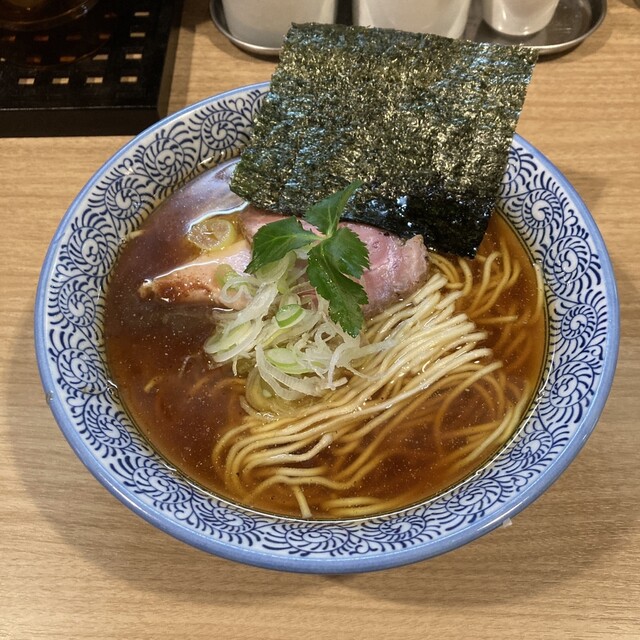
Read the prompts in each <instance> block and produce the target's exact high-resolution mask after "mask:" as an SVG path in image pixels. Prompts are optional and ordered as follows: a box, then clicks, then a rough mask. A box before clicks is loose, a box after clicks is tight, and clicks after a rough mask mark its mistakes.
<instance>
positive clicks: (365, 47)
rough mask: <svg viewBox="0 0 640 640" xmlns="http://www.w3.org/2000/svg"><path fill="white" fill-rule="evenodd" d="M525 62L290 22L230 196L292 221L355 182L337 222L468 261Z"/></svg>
mask: <svg viewBox="0 0 640 640" xmlns="http://www.w3.org/2000/svg"><path fill="white" fill-rule="evenodd" d="M536 57H537V54H536V52H535V51H533V50H531V49H527V48H524V47H521V46H515V47H511V46H503V45H493V44H483V43H475V42H469V41H462V40H451V39H449V38H443V37H440V36H435V35H431V34H416V33H407V32H399V31H394V30H386V29H368V28H366V27H346V26H343V25H318V24H304V25H294V26H293V27H292V28H291V30H290V31H289V33H288V35H287V37H286V39H285V43H284V46H283V49H282V51H281V56H280V63H279V65H278V68H277V69H276V71H275V73H274V75H273V78H272V82H271V89H270V92H269V94H268V95H267V97H266V99H265V102H264V104H263V107H262V109H261V112H260V113H259V115H258V117H257V119H256V123H255V129H254V132H253V136H252V140H251V142H250V145H249V146H248V148H247V149H245V150H244V151H243V154H242V158H241V160H240V162H239V164H238V166H237V168H236V170H235V173H234V177H233V181H232V189H233V190H234V191H235V192H236V193H237V194H239V195H240V196H242V197H243V198H245V199H247V200H249V201H250V202H252V203H253V204H255V205H256V206H258V207H261V208H263V209H268V210H271V211H277V212H280V213H284V214H293V215H302V214H303V213H304V212H305V211H307V210H308V209H309V208H310V207H311V206H312V204H313V203H315V202H319V201H321V200H322V199H323V198H325V197H326V196H327V194H330V193H334V192H336V191H339V190H341V189H344V188H345V187H346V186H347V185H348V184H349V183H351V182H353V181H354V180H356V178H359V177H362V178H363V180H364V186H363V187H362V188H361V189H359V190H358V192H357V193H356V195H355V196H354V197H353V198H352V199H351V200H350V201H349V203H348V205H347V207H346V210H345V212H344V213H343V216H342V217H343V219H348V220H352V221H357V222H364V223H368V224H372V225H375V226H377V227H380V228H383V229H385V230H388V231H390V232H393V233H395V234H397V235H399V236H401V237H410V236H413V235H416V234H422V235H423V236H424V239H425V244H426V245H427V246H428V247H429V248H432V249H435V250H438V251H442V252H449V253H456V254H459V255H463V256H469V257H472V256H474V255H475V252H476V251H477V248H478V245H479V244H480V241H481V240H482V237H483V236H484V232H485V231H486V226H487V224H488V221H489V217H490V216H491V213H492V211H493V208H494V206H495V200H496V197H497V194H498V190H499V188H500V184H501V181H502V176H503V175H504V171H505V167H506V163H507V156H508V151H509V147H510V145H511V140H512V137H513V132H514V130H515V127H516V123H517V121H518V117H519V114H520V111H521V109H522V105H523V103H524V98H525V93H526V88H527V85H528V82H529V80H530V78H531V74H532V71H533V66H534V63H535V60H536Z"/></svg>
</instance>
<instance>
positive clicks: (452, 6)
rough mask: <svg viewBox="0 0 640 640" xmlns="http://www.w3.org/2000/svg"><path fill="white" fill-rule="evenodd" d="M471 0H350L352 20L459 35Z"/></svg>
mask: <svg viewBox="0 0 640 640" xmlns="http://www.w3.org/2000/svg"><path fill="white" fill-rule="evenodd" d="M470 5H471V0H353V22H354V24H357V25H362V26H367V27H383V28H390V29H401V30H403V31H417V32H419V33H435V34H437V35H440V36H448V37H449V38H459V37H460V36H461V35H462V33H463V32H464V29H465V27H466V25H467V18H468V15H469V6H470Z"/></svg>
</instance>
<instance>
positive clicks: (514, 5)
mask: <svg viewBox="0 0 640 640" xmlns="http://www.w3.org/2000/svg"><path fill="white" fill-rule="evenodd" d="M558 1H559V0H482V17H483V19H484V21H485V22H486V23H487V24H488V25H489V26H490V27H491V28H492V29H495V30H496V31H500V33H504V34H506V35H508V36H528V35H530V34H532V33H536V32H538V31H541V30H542V29H544V28H545V27H546V26H547V25H548V24H549V23H550V22H551V18H553V14H554V13H555V11H556V8H557V6H558Z"/></svg>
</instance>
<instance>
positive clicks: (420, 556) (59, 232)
mask: <svg viewBox="0 0 640 640" xmlns="http://www.w3.org/2000/svg"><path fill="white" fill-rule="evenodd" d="M268 86H269V83H268V82H261V83H255V84H251V85H246V86H243V87H238V88H235V89H231V90H229V91H226V92H223V93H220V94H216V95H213V96H210V97H208V98H205V99H203V100H200V101H198V102H196V103H194V104H191V105H188V106H186V107H184V108H183V109H181V110H179V111H177V112H176V113H174V114H172V115H171V116H168V117H167V118H164V119H162V120H160V121H158V122H157V123H155V124H153V125H151V126H150V127H148V128H147V129H145V130H144V131H142V132H141V133H139V134H138V135H136V136H135V137H134V138H132V139H131V140H130V141H129V142H127V143H126V144H125V145H124V146H122V147H121V148H120V149H119V150H118V151H116V152H115V153H114V154H112V156H110V157H109V158H108V159H107V160H106V161H105V162H104V163H103V164H102V166H101V167H99V168H98V169H97V170H96V171H95V172H94V174H93V175H92V176H91V178H90V179H89V180H88V181H87V183H86V184H85V186H84V187H83V188H82V190H81V191H80V192H79V193H78V195H77V196H76V197H75V198H74V199H73V201H72V202H71V204H70V205H69V207H68V209H67V211H66V212H65V214H64V216H63V217H62V219H61V221H60V223H59V225H58V227H57V229H56V232H55V234H54V236H53V238H52V240H51V242H50V245H49V247H48V250H47V253H46V256H45V259H44V262H43V266H42V269H41V273H40V277H39V281H38V286H37V291H36V301H35V322H34V334H35V335H34V337H35V350H36V358H37V364H38V370H39V374H40V378H41V382H42V385H43V387H44V390H45V394H46V400H47V403H48V405H49V407H50V409H51V411H52V413H53V415H54V418H55V420H56V422H57V424H58V426H59V428H60V430H61V431H62V433H63V435H64V436H65V438H66V439H67V441H68V442H69V445H70V446H71V448H72V449H73V451H74V452H75V454H76V455H77V456H78V458H79V459H80V460H81V461H82V463H83V464H84V465H85V466H86V467H87V469H88V470H89V471H90V472H91V473H92V475H94V476H95V477H96V479H97V480H98V481H99V482H100V483H101V484H102V485H103V486H104V487H105V488H106V489H107V490H108V491H109V492H110V493H111V494H112V495H114V496H115V497H116V498H118V500H120V502H122V503H123V504H124V505H125V506H127V507H128V508H129V509H131V510H132V511H133V512H134V513H136V514H137V515H139V516H141V517H142V518H143V519H144V520H146V521H147V522H149V523H150V524H152V525H153V526H155V527H157V528H159V529H160V530H162V531H164V532H166V533H168V534H170V535H171V536H173V537H175V538H177V539H179V540H181V541H183V542H186V543H187V544H190V545H192V546H194V547H196V548H199V549H201V550H203V551H206V552H209V553H213V554H215V555H217V556H220V557H223V558H226V559H229V560H234V561H238V562H242V563H245V564H250V565H254V566H258V567H263V568H268V569H276V570H282V571H290V572H301V573H329V574H337V573H361V572H367V571H376V570H382V569H388V568H392V567H398V566H402V565H406V564H410V563H414V562H418V561H421V560H425V559H427V558H430V557H435V556H437V555H440V554H442V553H446V552H448V551H451V550H453V549H455V548H457V547H459V546H462V545H463V544H466V543H468V542H471V541H472V540H475V539H477V538H479V537H480V536H482V535H485V534H486V533H489V532H490V531H492V530H494V529H496V528H497V527H499V526H500V525H502V524H504V523H506V522H508V521H509V520H510V519H511V518H512V517H514V516H515V515H516V514H517V513H519V512H520V511H522V509H524V508H525V507H526V506H528V505H529V504H531V503H532V502H533V501H534V500H536V499H537V498H538V497H540V496H541V495H542V494H543V493H544V492H545V491H546V490H547V489H548V488H549V487H550V486H551V485H552V484H553V483H554V482H555V481H556V480H557V479H558V477H559V476H560V475H561V474H562V473H563V472H564V471H565V469H566V468H567V467H568V465H569V464H570V462H571V461H572V460H573V459H574V458H575V457H576V456H577V454H578V453H579V451H580V450H581V449H582V447H583V446H584V444H585V442H586V441H587V439H588V438H589V436H590V435H591V433H592V432H593V430H594V428H595V426H596V424H597V422H598V420H599V418H600V415H601V413H602V411H603V409H604V406H605V403H606V400H607V397H608V394H609V391H610V389H611V386H612V382H613V377H614V374H615V369H616V364H617V357H618V349H619V324H620V318H619V302H618V293H617V286H616V281H615V275H614V271H613V266H612V263H611V260H610V257H609V254H608V252H607V249H606V246H605V243H604V239H603V237H602V235H601V233H600V231H599V229H598V227H597V225H596V222H595V220H594V219H593V217H592V215H591V213H590V212H589V210H588V209H587V207H586V205H585V203H584V202H583V200H582V198H581V197H580V196H579V194H578V193H577V191H576V190H575V188H574V187H573V186H572V185H571V183H570V182H569V181H568V179H567V178H566V177H565V176H564V174H563V173H562V172H561V171H559V169H558V168H557V167H556V166H555V165H554V164H553V163H552V162H551V161H550V160H549V159H548V158H547V157H546V156H545V155H544V154H542V153H541V152H540V151H539V150H538V149H537V148H536V147H534V146H533V145H532V144H530V143H529V142H528V141H526V140H525V139H523V138H522V137H521V136H519V135H517V134H516V135H515V136H514V143H517V144H518V145H520V146H521V147H522V148H524V149H525V150H526V151H528V152H529V153H530V154H532V155H533V157H534V158H535V160H536V163H538V164H539V165H540V166H541V168H542V169H543V170H545V171H547V172H549V173H550V174H551V175H553V178H554V179H555V180H556V181H557V183H558V184H559V185H560V187H561V188H562V190H563V191H564V192H565V193H566V194H568V196H569V198H570V199H571V202H572V204H573V205H574V206H575V209H576V211H577V213H578V214H579V216H580V218H581V221H582V223H583V224H584V225H585V226H586V227H587V229H588V232H589V234H590V236H591V239H592V242H593V244H594V245H595V247H596V249H597V254H598V258H599V260H600V262H601V269H602V274H603V280H604V286H605V289H606V292H607V295H608V298H609V300H610V304H609V306H608V307H607V311H608V313H609V318H608V327H609V331H608V333H607V336H606V344H605V348H604V354H603V368H602V372H601V374H600V378H599V381H598V384H597V387H595V390H594V392H593V396H592V399H591V402H590V404H589V409H588V411H587V413H586V415H585V416H583V417H582V418H581V426H580V428H579V429H578V430H577V431H576V433H575V434H573V436H572V438H571V440H570V441H569V442H568V444H567V445H566V446H564V447H563V449H562V450H561V451H560V452H559V453H558V455H557V456H556V457H555V458H554V459H553V461H552V462H551V463H550V464H549V466H548V467H547V468H545V469H544V470H543V471H542V472H541V473H540V474H539V476H538V477H537V478H536V479H535V480H534V481H533V482H530V483H529V484H528V485H527V486H526V488H525V489H523V490H522V491H520V492H518V493H517V494H515V496H514V497H512V498H510V499H509V500H508V501H507V502H505V503H503V504H501V505H500V506H498V507H497V508H496V509H495V511H493V512H491V514H489V515H486V516H483V517H480V518H479V519H478V521H477V522H476V523H474V524H473V525H469V526H466V527H463V528H462V530H461V531H457V532H454V533H450V534H447V535H446V536H445V537H443V538H437V539H435V540H432V541H429V542H426V543H419V544H417V545H415V546H409V547H405V548H400V549H397V550H393V551H384V552H380V553H373V554H370V555H358V556H355V557H351V556H350V557H348V558H343V557H326V556H323V557H320V558H314V557H309V556H308V557H301V556H289V557H287V556H285V555H283V554H280V553H271V552H268V551H267V550H265V549H263V548H260V549H255V548H251V547H244V546H242V545H233V544H229V543H226V542H224V541H220V540H216V539H214V538H212V537H210V536H208V535H206V534H203V533H201V532H199V531H196V530H194V529H188V528H185V526H184V525H183V524H181V523H178V522H176V521H174V520H172V519H169V518H167V517H165V516H164V515H163V514H162V513H161V512H159V511H158V510H157V509H155V508H154V507H153V506H152V505H149V504H147V503H145V502H144V501H143V500H142V499H141V498H140V497H139V496H136V495H135V494H133V492H131V491H129V490H127V489H126V488H125V487H123V486H122V485H121V483H120V482H118V481H116V480H115V479H114V478H113V477H112V475H110V474H109V473H108V472H107V471H106V469H105V468H104V467H103V466H102V465H101V464H99V461H98V459H97V457H96V455H95V453H94V452H93V451H92V450H91V449H90V448H89V447H88V446H87V443H86V442H85V441H84V440H83V438H82V437H81V436H80V434H79V433H78V432H77V431H76V429H74V428H73V427H72V425H71V424H70V422H69V421H68V418H67V415H66V413H65V410H64V405H63V402H61V399H60V397H59V396H58V394H57V393H56V383H55V381H54V379H53V375H52V372H51V370H50V363H49V362H48V360H47V349H46V345H47V335H46V301H47V285H48V282H49V278H50V275H51V270H52V266H53V263H54V260H55V257H56V255H57V253H58V250H59V248H60V244H61V242H62V238H63V235H64V232H65V230H66V228H67V226H68V224H69V222H70V221H71V220H72V219H73V218H74V216H75V215H76V210H77V207H78V205H79V204H80V203H81V202H83V201H84V200H85V199H86V197H87V195H88V194H90V193H91V191H92V189H93V188H94V187H95V185H96V184H97V183H98V182H99V180H100V179H101V178H102V177H103V176H104V175H105V174H106V172H107V171H108V169H109V167H111V166H112V165H113V164H114V163H116V162H117V161H118V160H120V159H123V158H124V157H126V156H127V155H128V154H129V153H130V152H131V150H132V149H135V148H136V146H138V145H139V144H140V142H141V141H142V139H144V138H146V137H147V136H149V135H150V134H153V133H154V132H157V131H159V130H161V129H162V128H163V127H167V126H168V125H171V124H173V123H176V122H178V121H180V120H182V119H183V118H184V117H186V116H188V115H189V114H192V113H194V112H197V111H198V110H199V109H202V108H204V107H206V106H208V105H211V104H212V103H214V102H216V101H220V100H224V99H226V98H229V97H233V96H235V95H237V94H245V93H248V92H250V91H252V90H259V91H265V90H266V89H267V88H268ZM218 500H220V501H221V502H222V503H224V502H225V501H224V499H218ZM423 504H424V503H423ZM239 509H240V510H241V511H242V512H243V513H246V514H252V513H255V514H256V515H258V516H260V517H267V518H269V519H271V520H273V521H282V522H284V521H287V522H291V521H292V520H291V519H290V518H286V519H284V518H278V517H277V516H265V514H262V513H261V512H252V511H251V510H250V509H246V508H242V507H239ZM371 519H375V518H371ZM371 519H370V520H371ZM365 520H366V519H365ZM293 521H294V522H296V520H293ZM297 522H299V523H300V526H303V527H306V526H313V527H314V529H322V527H323V526H336V525H337V526H341V525H342V523H345V524H349V523H350V522H352V521H329V522H325V521H315V522H309V521H304V520H298V521H297Z"/></svg>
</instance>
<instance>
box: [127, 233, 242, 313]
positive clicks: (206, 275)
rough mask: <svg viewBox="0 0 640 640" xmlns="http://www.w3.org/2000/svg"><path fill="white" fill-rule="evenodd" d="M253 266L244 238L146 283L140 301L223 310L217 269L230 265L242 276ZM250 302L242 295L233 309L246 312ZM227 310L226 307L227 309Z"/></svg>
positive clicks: (142, 286) (143, 284)
mask: <svg viewBox="0 0 640 640" xmlns="http://www.w3.org/2000/svg"><path fill="white" fill-rule="evenodd" d="M249 262H251V245H250V244H249V243H248V242H247V240H246V239H244V238H242V239H241V240H238V241H237V242H234V243H233V244H231V245H229V246H228V247H226V248H224V249H221V250H220V251H216V252H213V253H203V254H202V255H201V256H199V257H198V258H196V259H195V260H192V261H191V262H187V263H185V264H183V265H180V266H178V267H176V268H175V269H171V271H168V272H167V273H163V274H160V275H157V276H155V277H154V278H151V279H149V280H145V281H144V282H143V283H142V285H141V286H140V288H139V289H138V293H139V294H140V297H141V298H155V299H157V300H162V301H164V302H167V303H173V304H175V303H177V304H192V305H203V304H209V305H210V304H213V305H219V306H222V303H221V302H220V299H219V294H220V282H219V280H218V278H217V277H216V273H217V271H218V267H220V266H221V265H223V264H224V265H228V266H229V267H231V268H232V269H233V270H234V271H237V272H238V273H243V272H244V270H245V269H246V268H247V265H248V264H249ZM247 302H249V299H248V298H247V297H246V296H242V295H239V296H238V298H237V299H236V300H235V301H234V303H233V304H231V305H228V306H229V307H230V308H232V309H243V308H244V307H245V306H246V305H247ZM225 306H226V305H225Z"/></svg>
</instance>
